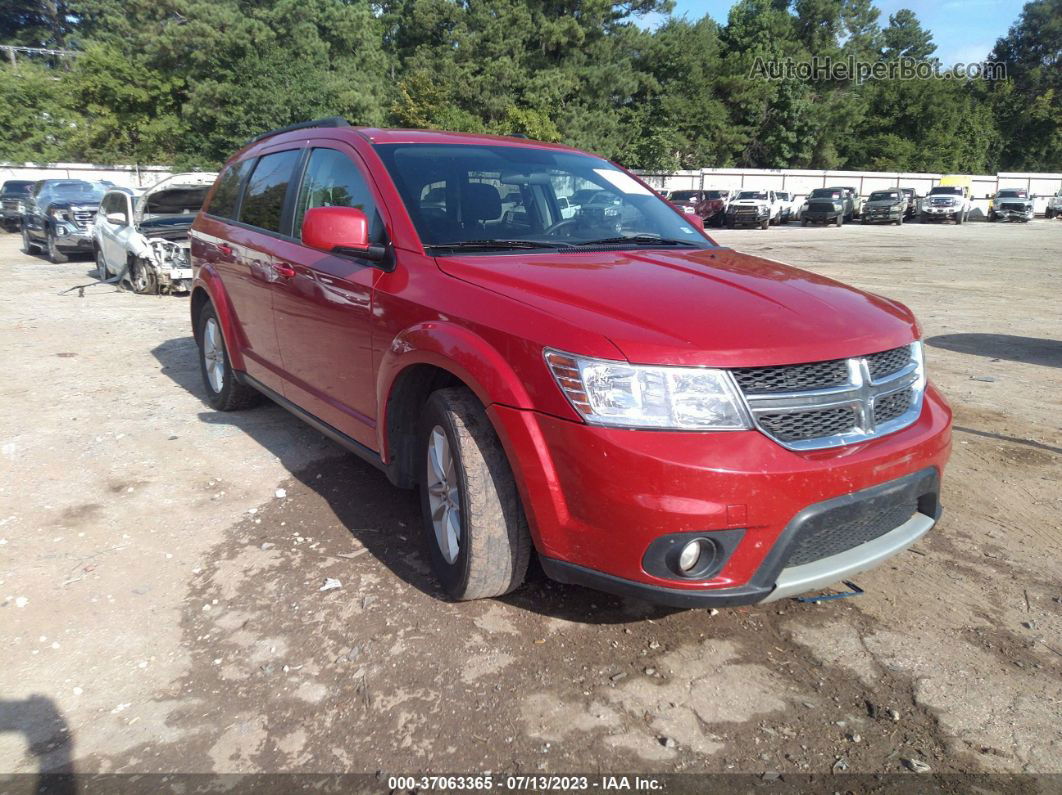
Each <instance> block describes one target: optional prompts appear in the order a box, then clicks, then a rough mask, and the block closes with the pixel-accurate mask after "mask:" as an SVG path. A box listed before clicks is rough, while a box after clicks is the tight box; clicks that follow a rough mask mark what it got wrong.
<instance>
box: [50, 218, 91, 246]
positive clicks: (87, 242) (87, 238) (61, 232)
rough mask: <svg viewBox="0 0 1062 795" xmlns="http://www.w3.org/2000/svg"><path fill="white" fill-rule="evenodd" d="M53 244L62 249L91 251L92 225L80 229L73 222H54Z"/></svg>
mask: <svg viewBox="0 0 1062 795" xmlns="http://www.w3.org/2000/svg"><path fill="white" fill-rule="evenodd" d="M55 245H56V246H58V247H59V248H61V249H63V250H64V251H92V250H93V241H92V227H91V226H89V227H88V228H87V229H82V228H81V227H79V226H76V225H74V224H56V225H55Z"/></svg>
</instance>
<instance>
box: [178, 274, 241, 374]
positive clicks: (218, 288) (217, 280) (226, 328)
mask: <svg viewBox="0 0 1062 795" xmlns="http://www.w3.org/2000/svg"><path fill="white" fill-rule="evenodd" d="M200 292H202V293H206V296H207V299H208V300H209V301H210V303H212V304H213V305H214V311H215V312H216V313H217V316H218V321H219V322H220V323H221V333H222V336H224V338H225V350H226V351H227V352H228V354H229V364H230V365H231V366H232V369H233V370H244V369H245V368H244V365H243V353H242V351H243V348H244V346H245V345H246V342H247V341H246V340H245V339H243V337H242V335H241V332H240V327H239V325H238V324H236V323H235V322H234V321H233V314H232V302H231V301H229V296H228V293H227V292H226V291H225V285H224V284H223V283H222V281H221V277H220V276H219V275H218V272H217V271H216V270H215V269H214V267H213V266H212V265H209V264H205V265H202V266H201V267H200V268H199V272H198V273H197V274H196V277H195V283H194V284H193V286H192V301H191V311H192V312H193V313H194V312H197V311H198V308H199V302H198V301H197V300H196V294H197V293H200ZM197 320H198V318H196V317H195V316H194V315H193V317H192V334H193V335H194V336H195V337H196V342H197V343H198V342H199V325H198V323H197V322H196V321H197Z"/></svg>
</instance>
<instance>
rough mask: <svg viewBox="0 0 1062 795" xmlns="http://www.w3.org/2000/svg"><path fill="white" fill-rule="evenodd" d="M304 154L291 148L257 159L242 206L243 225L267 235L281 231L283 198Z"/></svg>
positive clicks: (241, 217) (241, 219)
mask: <svg viewBox="0 0 1062 795" xmlns="http://www.w3.org/2000/svg"><path fill="white" fill-rule="evenodd" d="M301 154H302V152H301V150H299V149H288V150H287V151H284V152H275V153H273V154H271V155H264V156H263V157H260V158H259V159H258V164H257V165H256V166H255V167H254V171H252V172H251V177H250V179H248V180H247V188H246V190H245V191H244V194H243V201H242V202H241V203H240V221H241V222H242V223H245V224H250V225H251V226H257V227H258V228H259V229H265V230H266V231H267V232H280V222H281V218H282V217H283V212H284V199H285V198H286V197H287V195H288V185H289V184H290V183H291V177H292V175H293V174H294V173H295V164H296V163H298V161H299V156H300V155H301Z"/></svg>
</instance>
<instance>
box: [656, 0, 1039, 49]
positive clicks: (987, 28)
mask: <svg viewBox="0 0 1062 795" xmlns="http://www.w3.org/2000/svg"><path fill="white" fill-rule="evenodd" d="M1025 1H1026V0H936V2H934V1H933V0H929V2H927V1H926V0H876V2H875V3H874V5H875V6H877V8H878V10H879V11H881V16H880V17H879V20H878V22H879V24H880V25H881V26H882V27H885V26H886V25H888V24H889V14H893V13H895V12H896V11H898V10H899V9H901V8H910V9H911V10H912V11H914V12H915V14H916V15H917V16H918V19H919V20H920V21H921V23H922V27H924V28H926V29H927V30H929V31H931V32H932V34H933V41H934V42H935V43H936V45H937V51H936V53H934V55H936V56H937V57H938V58H940V60H941V61H942V62H943V63H944V64H945V65H950V64H953V63H956V62H962V63H972V62H976V61H983V60H984V59H985V57H986V56H987V55H988V53H989V51H990V50H991V49H992V46H993V45H994V44H995V43H996V39H998V38H1000V37H1001V36H1004V35H1006V33H1007V30H1009V29H1010V26H1011V25H1013V24H1014V23H1015V22H1016V21H1017V19H1018V15H1019V14H1020V13H1021V9H1022V6H1024V5H1025ZM733 4H734V3H733V0H676V2H675V10H674V11H673V12H672V13H673V14H674V15H675V16H682V15H683V14H685V15H686V16H687V17H689V18H690V19H700V18H701V17H703V16H704V15H705V14H708V15H709V16H711V17H712V19H714V20H715V21H716V22H719V23H721V24H725V23H726V18H727V14H728V13H729V11H730V7H731V6H732V5H733ZM646 23H648V24H649V25H655V24H659V20H658V19H657V20H649V19H647V20H646Z"/></svg>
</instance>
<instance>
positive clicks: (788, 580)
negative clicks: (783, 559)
mask: <svg viewBox="0 0 1062 795" xmlns="http://www.w3.org/2000/svg"><path fill="white" fill-rule="evenodd" d="M935 524H936V519H933V518H931V517H929V516H926V515H925V514H922V513H916V514H915V515H914V516H912V517H911V518H910V519H908V520H907V521H906V522H904V523H903V524H902V525H900V526H899V527H897V528H896V529H895V530H891V531H889V532H888V533H886V534H885V535H883V536H881V537H880V538H875V539H874V540H873V541H868V542H867V543H865V544H860V545H859V546H857V547H853V548H852V549H848V550H845V551H844V552H841V553H838V554H836V555H831V556H830V557H828V558H822V559H821V560H814V561H811V562H810V563H804V564H801V565H799V566H790V567H788V568H785V569H782V571H781V572H780V573H779V574H778V579H777V580H776V582H775V588H774V590H773V591H771V593H770V594H769V595H768V596H767V598H766V599H764V600H763V601H765V602H773V601H775V600H776V599H785V598H786V597H787V596H796V595H797V594H801V593H807V592H808V591H814V590H817V589H819V588H825V587H826V586H827V585H832V584H833V583H835V582H840V581H841V580H844V579H845V578H847V577H853V576H855V575H856V574H859V572H861V571H866V570H867V569H871V568H874V567H875V566H877V565H878V564H879V563H881V562H882V561H884V560H885V559H887V558H890V557H892V556H893V555H895V554H897V553H899V552H902V551H903V550H905V549H907V547H909V546H911V545H912V544H913V543H914V542H915V541H917V540H918V539H920V538H921V537H922V536H924V535H925V534H926V533H928V532H929V531H930V530H931V529H932V527H933V525H935Z"/></svg>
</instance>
